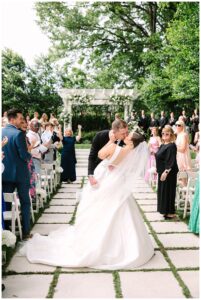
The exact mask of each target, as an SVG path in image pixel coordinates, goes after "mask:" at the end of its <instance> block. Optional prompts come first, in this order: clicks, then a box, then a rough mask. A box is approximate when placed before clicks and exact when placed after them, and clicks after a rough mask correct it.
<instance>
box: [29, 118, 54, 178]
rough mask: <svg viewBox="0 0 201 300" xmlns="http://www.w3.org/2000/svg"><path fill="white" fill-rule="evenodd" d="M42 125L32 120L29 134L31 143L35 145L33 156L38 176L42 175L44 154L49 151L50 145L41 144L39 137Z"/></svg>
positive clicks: (32, 151)
mask: <svg viewBox="0 0 201 300" xmlns="http://www.w3.org/2000/svg"><path fill="white" fill-rule="evenodd" d="M39 129H40V123H39V121H37V120H31V122H30V130H29V131H28V133H27V137H28V139H29V142H30V143H31V144H32V145H33V148H32V150H31V155H32V159H33V163H34V167H35V172H36V174H40V173H41V159H42V154H43V153H44V152H46V151H47V150H48V147H49V145H50V143H45V144H42V143H41V138H40V135H39V133H38V132H39Z"/></svg>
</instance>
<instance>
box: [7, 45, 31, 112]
mask: <svg viewBox="0 0 201 300" xmlns="http://www.w3.org/2000/svg"><path fill="white" fill-rule="evenodd" d="M27 100H28V98H27V94H26V64H25V62H24V60H23V58H22V57H21V56H20V55H18V54H17V53H15V52H13V51H12V50H10V49H5V50H3V51H2V104H3V110H4V111H6V110H8V109H9V108H11V107H18V108H20V109H24V108H26V107H27Z"/></svg>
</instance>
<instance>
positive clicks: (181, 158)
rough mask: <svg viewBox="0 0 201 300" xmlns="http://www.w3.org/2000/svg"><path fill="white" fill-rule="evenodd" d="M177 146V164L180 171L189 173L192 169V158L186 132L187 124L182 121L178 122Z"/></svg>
mask: <svg viewBox="0 0 201 300" xmlns="http://www.w3.org/2000/svg"><path fill="white" fill-rule="evenodd" d="M175 125H176V133H177V139H176V145H177V164H178V167H179V171H188V170H190V169H191V157H190V150H189V137H188V134H187V132H186V131H185V124H184V122H182V121H179V120H178V121H177V122H176V124H175Z"/></svg>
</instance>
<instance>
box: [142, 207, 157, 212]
mask: <svg viewBox="0 0 201 300" xmlns="http://www.w3.org/2000/svg"><path fill="white" fill-rule="evenodd" d="M141 209H142V210H143V211H144V212H156V210H157V206H156V205H143V206H141Z"/></svg>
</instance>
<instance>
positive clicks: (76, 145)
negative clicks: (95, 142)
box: [75, 144, 91, 149]
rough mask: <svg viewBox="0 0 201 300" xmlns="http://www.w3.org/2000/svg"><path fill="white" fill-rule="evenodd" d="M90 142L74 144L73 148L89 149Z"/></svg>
mask: <svg viewBox="0 0 201 300" xmlns="http://www.w3.org/2000/svg"><path fill="white" fill-rule="evenodd" d="M90 148H91V144H75V149H90Z"/></svg>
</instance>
